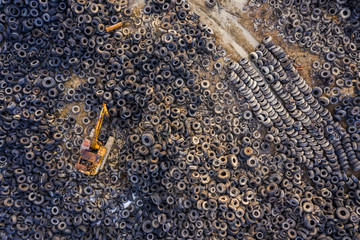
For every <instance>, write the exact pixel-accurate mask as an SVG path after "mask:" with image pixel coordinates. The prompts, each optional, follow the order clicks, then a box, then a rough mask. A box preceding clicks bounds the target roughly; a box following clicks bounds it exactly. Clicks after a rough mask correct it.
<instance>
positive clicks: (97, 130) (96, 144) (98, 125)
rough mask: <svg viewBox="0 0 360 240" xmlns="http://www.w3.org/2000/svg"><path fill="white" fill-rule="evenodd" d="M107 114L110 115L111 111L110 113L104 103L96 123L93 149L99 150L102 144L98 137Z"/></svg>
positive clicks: (92, 140) (92, 141)
mask: <svg viewBox="0 0 360 240" xmlns="http://www.w3.org/2000/svg"><path fill="white" fill-rule="evenodd" d="M105 116H106V117H108V116H109V113H108V110H107V107H106V104H105V103H103V108H102V109H101V112H100V115H99V119H98V121H97V123H96V127H95V132H94V136H93V137H92V139H91V149H94V150H99V148H100V146H102V144H101V142H99V141H98V137H99V134H100V129H101V125H102V123H103V121H104V117H105Z"/></svg>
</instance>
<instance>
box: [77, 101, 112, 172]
mask: <svg viewBox="0 0 360 240" xmlns="http://www.w3.org/2000/svg"><path fill="white" fill-rule="evenodd" d="M105 116H106V117H109V113H108V110H107V107H106V104H105V103H104V104H103V108H102V109H101V112H100V116H99V119H98V121H97V123H96V127H95V129H93V131H92V132H91V133H90V139H91V140H90V139H89V138H85V139H84V141H83V142H82V144H81V148H80V158H79V161H78V162H77V163H76V164H75V167H76V169H78V170H79V171H80V172H82V173H84V174H87V175H95V174H97V173H98V172H99V170H101V169H102V168H103V167H104V164H105V162H106V159H107V157H108V155H109V152H110V149H111V147H112V145H113V144H114V140H115V139H114V137H109V139H108V141H107V142H106V144H105V146H103V145H102V143H101V142H100V141H99V140H98V137H99V133H100V129H101V125H102V123H103V120H104V117H105Z"/></svg>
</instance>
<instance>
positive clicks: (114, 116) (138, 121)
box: [0, 0, 360, 240]
mask: <svg viewBox="0 0 360 240" xmlns="http://www.w3.org/2000/svg"><path fill="white" fill-rule="evenodd" d="M119 21H123V22H124V23H125V24H124V26H123V27H122V28H119V29H117V30H115V31H112V32H109V33H107V32H106V31H105V28H106V26H109V25H112V24H115V23H117V22H119ZM0 29H1V30H3V31H0V46H1V47H0V86H1V88H0V101H1V106H0V170H1V173H0V183H1V185H0V238H1V239H129V240H130V239H147V240H151V239H214V240H215V239H359V238H360V236H359V233H358V227H357V226H358V222H359V214H360V207H359V206H358V202H359V200H360V189H359V187H358V179H357V178H356V176H354V175H350V176H348V175H347V174H346V170H347V169H350V167H351V168H352V167H354V168H357V167H359V157H358V156H359V151H360V144H357V143H356V142H354V141H353V139H352V138H353V137H352V135H350V134H349V133H347V131H346V130H345V129H344V128H342V127H341V125H340V124H338V123H337V121H336V119H334V118H333V116H332V115H331V113H330V112H329V111H328V110H327V108H326V107H325V106H322V104H321V101H320V100H321V99H320V97H319V96H318V92H317V91H320V90H319V89H311V88H310V87H309V86H308V85H307V84H306V83H305V81H304V80H303V79H302V78H301V76H299V75H298V73H297V71H296V69H295V68H294V66H293V65H292V63H291V62H290V61H288V58H289V57H288V56H287V55H286V53H285V52H284V51H283V50H282V49H281V48H280V47H278V46H276V45H275V43H274V42H273V41H272V40H271V38H269V37H268V38H265V39H264V41H263V44H260V45H259V46H258V47H257V48H256V51H255V52H253V53H251V54H250V60H251V61H252V62H253V63H254V64H255V65H253V64H252V63H251V62H249V60H247V59H241V60H240V61H239V63H237V62H235V61H232V62H230V63H227V62H226V61H224V60H223V57H225V51H224V50H222V49H221V47H220V46H219V45H218V44H217V43H216V39H215V37H214V34H213V31H212V29H211V28H209V27H208V26H207V25H206V24H204V23H202V22H201V21H200V19H199V17H198V15H196V14H195V13H193V12H191V11H190V5H189V4H188V3H187V2H186V1H183V0H151V1H147V2H146V6H145V7H144V8H143V9H141V12H140V14H139V13H138V12H137V11H136V10H135V11H134V12H133V11H132V10H131V9H130V8H129V5H128V2H127V1H126V0H120V1H114V0H112V1H110V0H109V1H102V0H96V1H95V0H93V1H85V0H78V1H74V0H68V1H58V0H40V1H38V0H30V1H23V0H15V1H9V0H5V1H4V0H3V1H1V2H0ZM255 66H256V67H255ZM74 74H75V75H77V76H78V77H79V78H80V79H82V80H81V83H80V84H79V85H78V86H76V87H74V88H72V87H69V86H68V83H67V82H69V81H71V79H72V78H73V75H74ZM316 90H317V91H316ZM102 103H106V104H107V106H108V108H109V113H110V116H111V117H110V121H108V122H106V123H104V127H103V130H102V132H101V134H100V136H99V140H100V141H102V142H105V141H106V139H107V138H108V137H109V135H114V136H116V137H117V138H118V140H119V141H118V142H117V144H118V145H116V146H114V147H113V149H112V151H111V153H110V158H109V160H108V164H107V165H106V167H105V169H104V170H103V171H101V172H100V173H99V174H98V175H96V176H85V175H82V174H80V173H79V172H77V171H76V169H75V168H74V165H75V163H76V161H77V160H78V158H79V147H80V145H81V142H82V139H83V138H84V135H86V134H88V133H89V131H90V130H91V127H92V124H91V123H92V120H94V119H95V118H96V117H97V114H98V111H99V110H100V107H101V105H102ZM70 104H72V105H73V106H72V107H71V111H70V109H69V111H68V113H67V114H65V115H66V116H65V117H64V116H63V113H62V111H64V110H66V109H67V108H69V106H70ZM83 113H85V114H84V115H86V116H85V117H83V118H81V119H79V118H80V117H79V115H80V114H83ZM120 138H122V139H120ZM129 200H131V204H130V205H129V206H128V207H125V203H126V202H128V201H129Z"/></svg>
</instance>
